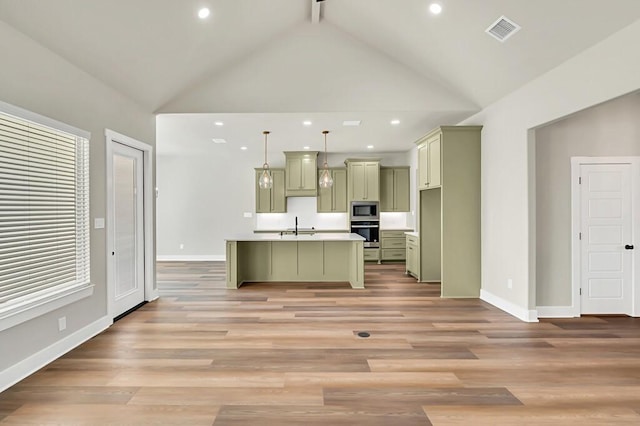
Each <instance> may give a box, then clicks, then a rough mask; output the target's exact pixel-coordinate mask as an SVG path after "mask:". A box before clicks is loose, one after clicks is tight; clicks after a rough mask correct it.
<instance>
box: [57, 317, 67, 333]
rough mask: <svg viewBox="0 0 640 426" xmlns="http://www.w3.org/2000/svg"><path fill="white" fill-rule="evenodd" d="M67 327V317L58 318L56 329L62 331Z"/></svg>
mask: <svg viewBox="0 0 640 426" xmlns="http://www.w3.org/2000/svg"><path fill="white" fill-rule="evenodd" d="M66 328H67V317H60V318H58V331H63V330H65V329H66Z"/></svg>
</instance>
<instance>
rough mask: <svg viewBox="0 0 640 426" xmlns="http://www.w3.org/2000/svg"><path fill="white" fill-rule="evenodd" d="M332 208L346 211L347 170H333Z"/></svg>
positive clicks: (335, 210)
mask: <svg viewBox="0 0 640 426" xmlns="http://www.w3.org/2000/svg"><path fill="white" fill-rule="evenodd" d="M332 176H333V187H332V188H331V190H332V192H333V210H332V211H334V212H341V213H346V212H347V171H346V170H344V169H343V170H333V175H332Z"/></svg>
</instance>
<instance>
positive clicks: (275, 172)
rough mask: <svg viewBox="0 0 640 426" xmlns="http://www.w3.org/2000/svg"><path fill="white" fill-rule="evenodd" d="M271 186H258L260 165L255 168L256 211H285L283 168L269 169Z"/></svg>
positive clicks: (260, 172)
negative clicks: (264, 187) (267, 187)
mask: <svg viewBox="0 0 640 426" xmlns="http://www.w3.org/2000/svg"><path fill="white" fill-rule="evenodd" d="M270 171H271V177H272V178H273V187H272V188H271V189H262V188H260V186H258V179H259V178H260V175H261V174H262V167H261V168H259V169H256V173H255V185H256V213H286V211H287V199H286V197H285V195H284V169H271V170H270Z"/></svg>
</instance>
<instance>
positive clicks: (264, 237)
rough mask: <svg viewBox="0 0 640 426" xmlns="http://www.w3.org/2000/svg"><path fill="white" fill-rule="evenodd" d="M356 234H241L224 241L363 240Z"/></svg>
mask: <svg viewBox="0 0 640 426" xmlns="http://www.w3.org/2000/svg"><path fill="white" fill-rule="evenodd" d="M364 240H365V239H364V238H363V237H361V236H360V235H358V234H345V233H335V234H328V233H320V234H312V235H309V234H307V235H280V234H243V235H236V236H235V237H229V238H225V241H364Z"/></svg>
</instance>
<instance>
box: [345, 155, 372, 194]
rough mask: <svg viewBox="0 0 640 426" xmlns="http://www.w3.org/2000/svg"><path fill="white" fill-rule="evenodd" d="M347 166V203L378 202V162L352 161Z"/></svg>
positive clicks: (348, 160)
mask: <svg viewBox="0 0 640 426" xmlns="http://www.w3.org/2000/svg"><path fill="white" fill-rule="evenodd" d="M344 163H345V164H346V165H347V201H348V202H350V201H380V161H378V160H352V159H347V160H345V162H344Z"/></svg>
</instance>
